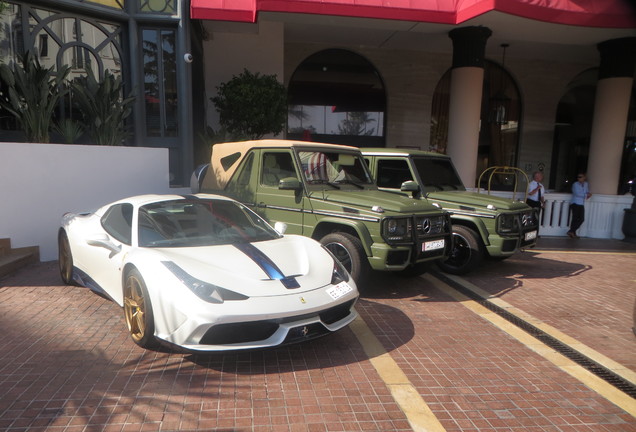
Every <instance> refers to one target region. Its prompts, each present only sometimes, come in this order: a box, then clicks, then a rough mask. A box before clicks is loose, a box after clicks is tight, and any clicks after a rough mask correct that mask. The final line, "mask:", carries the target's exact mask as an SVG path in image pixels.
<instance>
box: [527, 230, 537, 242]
mask: <svg viewBox="0 0 636 432" xmlns="http://www.w3.org/2000/svg"><path fill="white" fill-rule="evenodd" d="M536 238H537V232H536V231H530V232H527V233H526V237H525V239H526V241H528V240H534V239H536Z"/></svg>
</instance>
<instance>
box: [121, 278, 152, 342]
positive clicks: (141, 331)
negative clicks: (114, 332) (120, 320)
mask: <svg viewBox="0 0 636 432" xmlns="http://www.w3.org/2000/svg"><path fill="white" fill-rule="evenodd" d="M124 318H125V319H126V325H127V326H128V332H129V333H130V337H131V338H132V340H133V342H135V343H136V344H137V345H139V346H140V347H142V348H146V349H153V348H156V347H157V346H158V342H157V339H156V338H155V321H154V316H153V313H152V303H151V302H150V297H149V296H148V290H147V289H146V283H145V282H144V280H143V278H142V277H141V273H139V271H138V270H137V269H135V268H133V269H131V270H130V271H128V272H127V273H126V277H125V279H124Z"/></svg>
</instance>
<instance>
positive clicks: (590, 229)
mask: <svg viewBox="0 0 636 432" xmlns="http://www.w3.org/2000/svg"><path fill="white" fill-rule="evenodd" d="M480 192H481V193H486V192H484V191H483V189H482V190H481V191H480ZM490 194H491V195H496V196H500V197H504V198H512V192H498V191H496V192H491V193H490ZM519 198H523V194H519V193H517V195H516V199H519ZM571 198H572V195H571V194H565V193H547V194H546V195H545V208H544V209H543V211H542V212H541V227H540V228H539V232H540V234H541V235H543V236H565V235H567V232H568V230H569V226H570V200H571ZM633 199H634V197H633V196H632V195H598V194H595V195H592V198H590V199H589V200H587V201H586V202H585V222H583V225H582V226H581V228H580V229H579V231H578V232H577V234H578V235H579V236H581V237H590V238H607V239H610V238H611V239H619V240H622V239H623V238H625V236H624V235H623V232H622V226H623V215H624V213H625V212H624V209H626V208H630V207H631V205H632V200H633Z"/></svg>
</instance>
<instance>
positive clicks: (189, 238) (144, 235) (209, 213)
mask: <svg viewBox="0 0 636 432" xmlns="http://www.w3.org/2000/svg"><path fill="white" fill-rule="evenodd" d="M138 233H139V246H140V247H191V246H213V245H224V244H234V243H251V242H258V241H264V240H272V239H276V238H279V237H280V235H279V234H278V233H277V232H276V231H275V230H274V229H272V228H271V227H270V226H269V225H268V224H267V223H266V222H265V221H264V220H263V219H261V218H260V217H259V216H258V215H256V214H255V213H254V212H252V211H251V210H249V209H248V208H247V207H245V206H244V205H242V204H239V203H237V202H236V201H229V200H221V199H218V200H215V199H182V200H173V201H162V202H157V203H152V204H147V205H145V206H143V207H140V208H139V220H138Z"/></svg>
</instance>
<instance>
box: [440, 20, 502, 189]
mask: <svg viewBox="0 0 636 432" xmlns="http://www.w3.org/2000/svg"><path fill="white" fill-rule="evenodd" d="M491 34H492V31H491V30H490V29H489V28H487V27H463V28H458V29H455V30H451V31H450V32H449V33H448V35H449V37H450V38H451V39H452V40H453V66H452V71H451V85H450V103H449V110H448V144H447V146H446V154H448V155H449V156H450V157H451V158H452V159H453V163H454V164H455V167H456V168H457V172H458V173H459V176H460V177H461V179H462V181H463V182H464V184H465V185H466V187H469V188H470V187H474V186H475V181H476V177H477V173H476V171H477V151H478V147H479V120H480V117H481V98H482V88H483V81H484V53H485V50H486V41H487V40H488V38H489V37H490V35H491Z"/></svg>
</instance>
